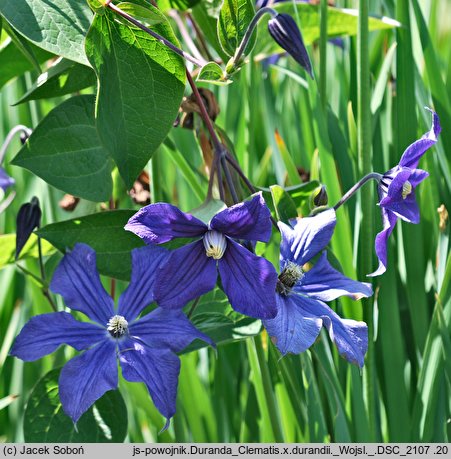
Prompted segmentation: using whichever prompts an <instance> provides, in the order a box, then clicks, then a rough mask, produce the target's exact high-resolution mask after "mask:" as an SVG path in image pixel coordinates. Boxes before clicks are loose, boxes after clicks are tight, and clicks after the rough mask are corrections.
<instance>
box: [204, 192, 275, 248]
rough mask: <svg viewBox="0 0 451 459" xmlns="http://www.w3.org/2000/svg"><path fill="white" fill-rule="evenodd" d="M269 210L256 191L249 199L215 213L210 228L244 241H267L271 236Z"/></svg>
mask: <svg viewBox="0 0 451 459" xmlns="http://www.w3.org/2000/svg"><path fill="white" fill-rule="evenodd" d="M270 217H271V212H270V211H269V209H268V206H267V205H266V203H265V200H264V199H263V195H262V193H258V194H257V196H254V197H253V198H252V199H251V200H250V201H244V202H240V203H239V204H235V205H234V206H232V207H229V208H227V209H224V210H222V211H221V212H219V213H217V214H216V215H215V216H214V217H213V218H212V219H211V222H210V228H211V229H213V230H216V231H219V232H220V233H223V234H226V235H227V236H230V237H233V238H236V239H244V240H246V241H262V242H268V241H269V239H270V237H271V219H270Z"/></svg>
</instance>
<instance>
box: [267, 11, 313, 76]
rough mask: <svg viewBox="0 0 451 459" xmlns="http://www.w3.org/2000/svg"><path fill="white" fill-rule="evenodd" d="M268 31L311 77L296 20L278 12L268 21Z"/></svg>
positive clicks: (306, 54) (308, 58) (310, 67)
mask: <svg viewBox="0 0 451 459" xmlns="http://www.w3.org/2000/svg"><path fill="white" fill-rule="evenodd" d="M268 31H269V33H270V35H271V36H272V37H273V38H274V40H275V41H276V43H277V44H278V45H279V46H280V47H281V48H283V49H284V50H285V51H287V53H288V54H290V55H291V56H292V57H293V59H294V60H295V61H296V62H298V63H299V64H300V65H301V67H303V68H304V69H305V71H306V72H307V73H308V74H309V75H310V76H311V77H312V78H313V72H312V64H311V62H310V57H309V55H308V53H307V49H306V48H305V45H304V41H303V40H302V35H301V31H300V30H299V27H298V26H297V24H296V21H295V20H294V19H293V18H292V17H291V16H290V15H289V14H286V13H279V14H277V16H274V17H272V18H271V19H270V20H269V21H268Z"/></svg>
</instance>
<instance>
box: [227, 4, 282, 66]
mask: <svg viewBox="0 0 451 459" xmlns="http://www.w3.org/2000/svg"><path fill="white" fill-rule="evenodd" d="M265 14H270V15H271V16H272V17H275V16H277V14H278V13H277V11H276V10H274V9H273V8H269V7H267V6H265V7H263V8H260V9H259V10H258V11H257V13H255V16H254V17H253V18H252V21H251V22H250V23H249V25H248V27H247V29H246V32H245V34H244V37H243V39H242V40H241V43H240V46H238V48H237V50H236V52H235V55H234V56H233V63H234V65H239V63H240V60H241V56H242V55H243V53H244V51H246V47H247V45H248V43H249V40H250V39H251V37H252V34H253V33H254V29H255V28H256V27H257V24H258V21H260V19H261V18H262V17H263V16H264V15H265Z"/></svg>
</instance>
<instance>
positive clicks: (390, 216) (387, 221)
mask: <svg viewBox="0 0 451 459" xmlns="http://www.w3.org/2000/svg"><path fill="white" fill-rule="evenodd" d="M381 210H382V225H383V229H382V231H381V232H380V233H378V234H377V236H376V240H375V248H376V255H377V258H378V259H379V266H378V268H377V269H376V271H374V272H373V273H371V274H367V276H368V277H375V276H380V275H381V274H383V273H384V272H385V271H386V266H387V242H388V238H389V236H390V234H391V233H392V232H393V228H394V227H395V225H396V222H397V221H398V217H397V216H396V215H395V214H394V213H393V212H390V211H389V210H386V209H384V208H383V207H382V208H381Z"/></svg>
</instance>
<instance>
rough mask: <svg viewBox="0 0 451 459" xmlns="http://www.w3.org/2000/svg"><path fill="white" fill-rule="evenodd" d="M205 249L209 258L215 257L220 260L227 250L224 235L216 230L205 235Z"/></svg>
mask: <svg viewBox="0 0 451 459" xmlns="http://www.w3.org/2000/svg"><path fill="white" fill-rule="evenodd" d="M204 247H205V251H206V253H207V257H213V258H214V259H215V260H219V259H220V258H222V256H223V255H224V252H225V249H226V248H227V240H226V238H225V236H224V235H223V234H222V233H219V232H218V231H215V230H209V231H207V232H206V233H205V235H204Z"/></svg>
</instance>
